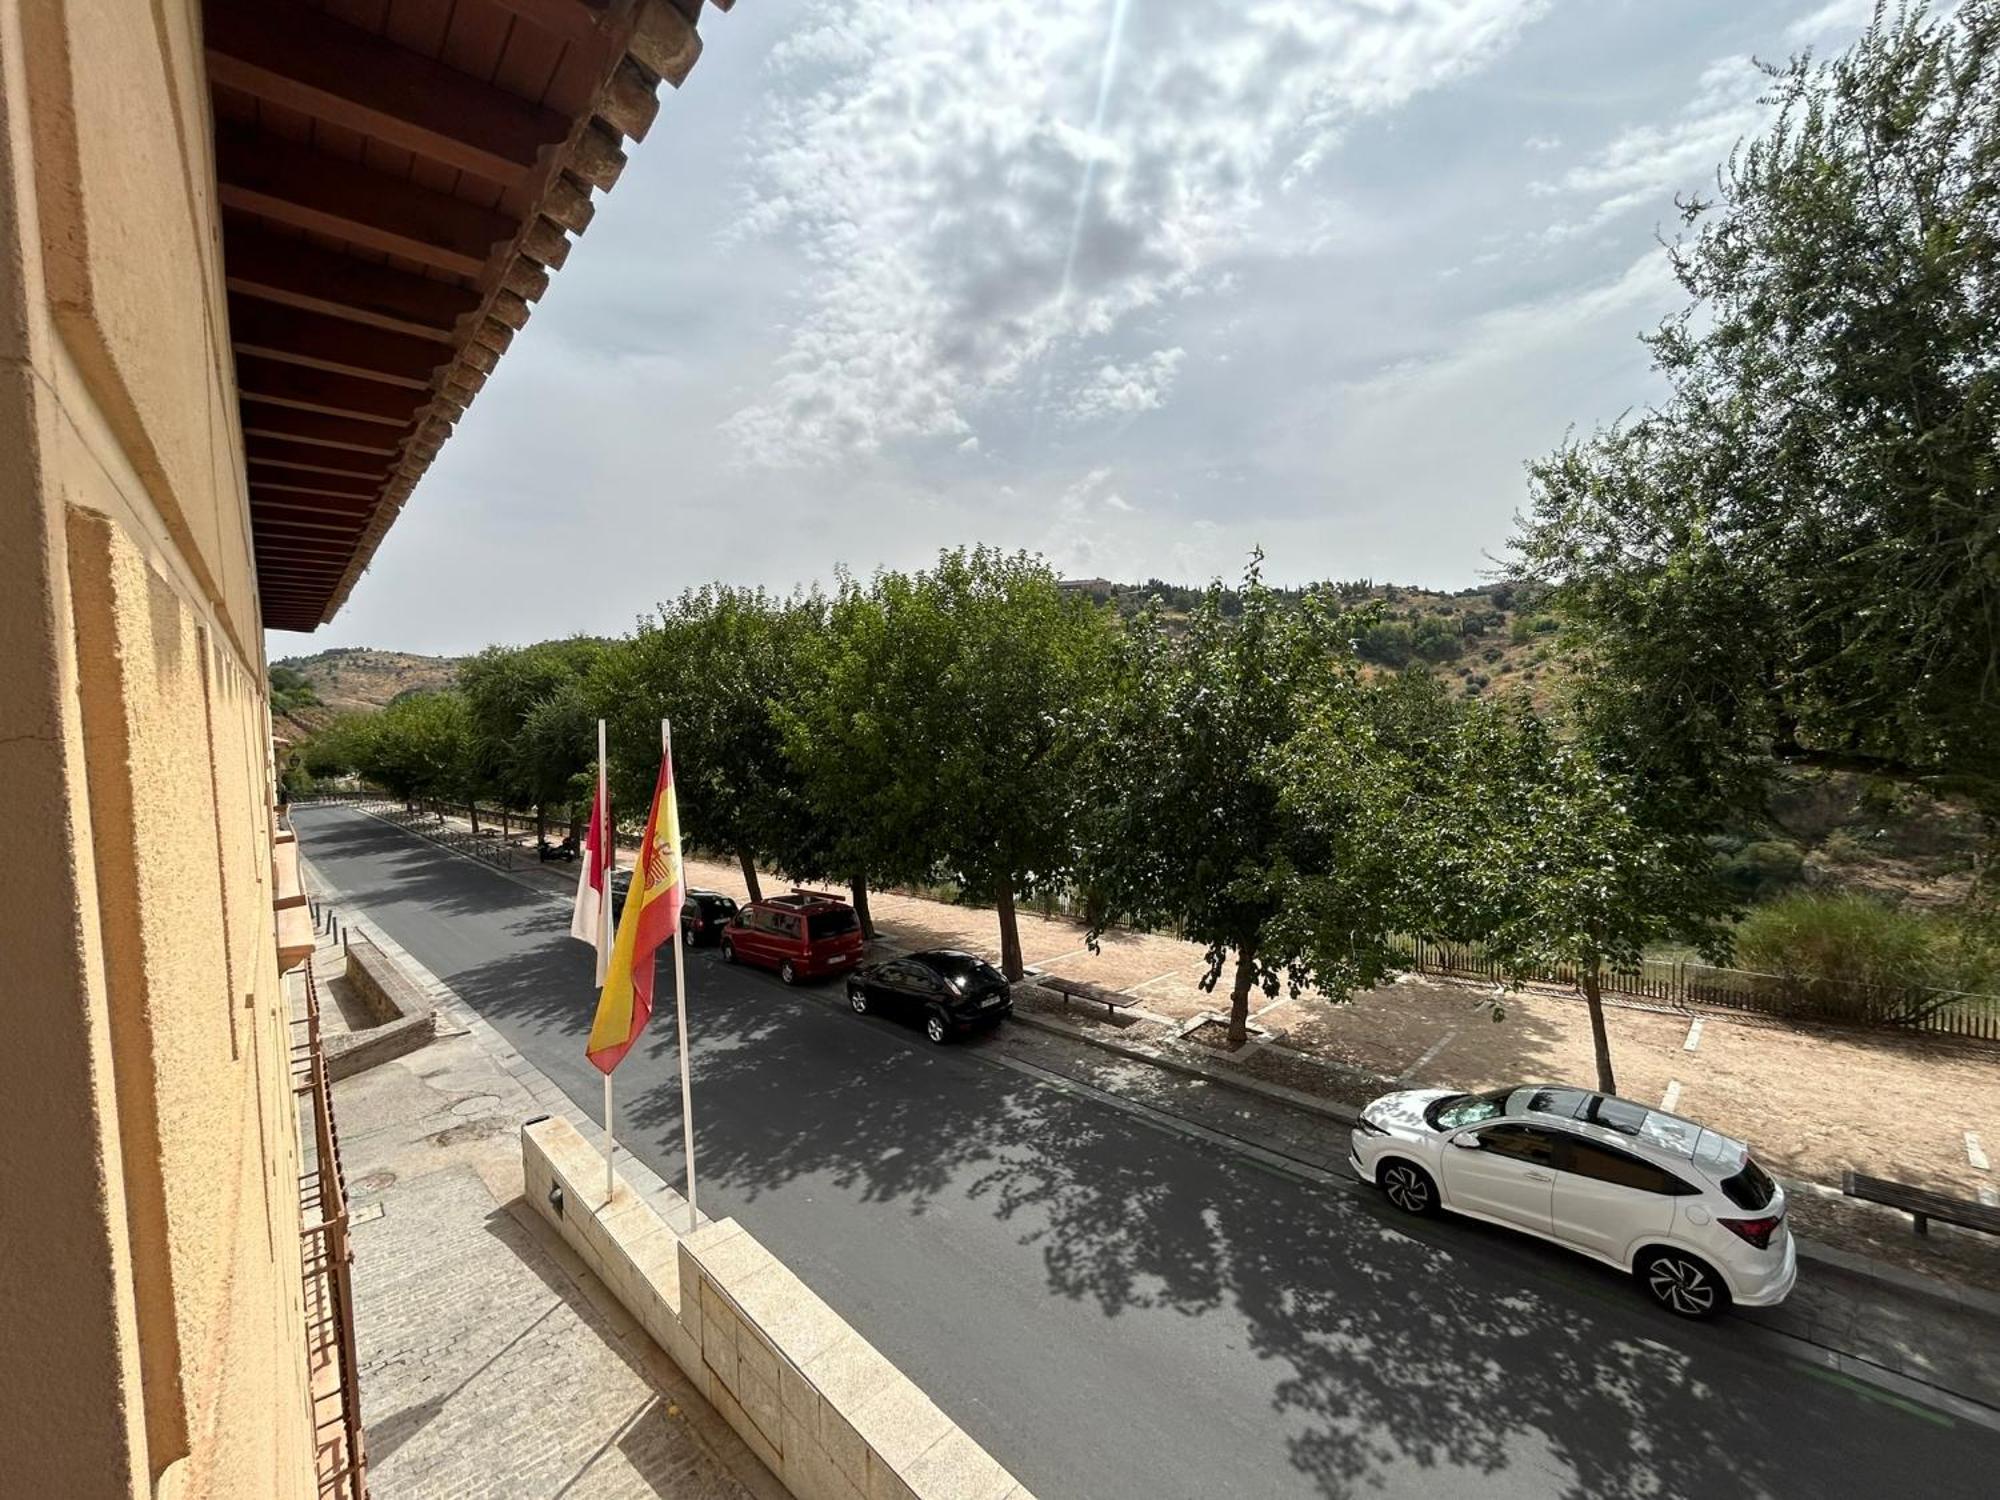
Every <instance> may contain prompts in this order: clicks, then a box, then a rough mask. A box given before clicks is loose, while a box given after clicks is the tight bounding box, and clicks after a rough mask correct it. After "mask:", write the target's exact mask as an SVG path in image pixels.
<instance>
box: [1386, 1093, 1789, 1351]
mask: <svg viewBox="0 0 2000 1500" xmlns="http://www.w3.org/2000/svg"><path fill="white" fill-rule="evenodd" d="M1352 1149H1353V1159H1354V1170H1355V1172H1356V1173H1357V1174H1358V1175H1359V1176H1360V1178H1361V1180H1362V1181H1363V1182H1370V1183H1374V1184H1375V1185H1376V1186H1378V1187H1380V1188H1381V1189H1382V1191H1383V1192H1384V1193H1385V1194H1387V1195H1388V1198H1389V1201H1390V1202H1391V1203H1393V1204H1395V1205H1396V1207H1398V1208H1400V1209H1402V1210H1404V1211H1405V1212H1406V1213H1413V1214H1428V1213H1434V1212H1436V1211H1437V1210H1438V1209H1439V1208H1448V1209H1451V1210H1452V1211H1453V1212H1454V1213H1461V1214H1465V1215H1466V1216H1467V1217H1469V1218H1474V1219H1485V1220H1486V1221H1487V1222H1488V1223H1492V1224H1502V1225H1505V1226H1506V1227H1507V1228H1509V1229H1519V1230H1523V1231H1525V1232H1527V1233H1529V1234H1532V1235H1536V1236H1539V1237H1540V1238H1542V1239H1545V1240H1553V1241H1555V1243H1557V1244H1559V1245H1563V1246H1566V1247H1567V1248H1569V1249H1571V1250H1577V1251H1581V1252H1582V1253H1583V1254H1585V1255H1589V1256H1594V1257H1595V1258H1597V1259H1598V1260H1601V1261H1605V1262H1607V1263H1609V1264H1611V1265H1614V1266H1617V1267H1619V1268H1620V1269H1621V1270H1627V1271H1631V1272H1632V1273H1633V1274H1634V1275H1636V1276H1637V1277H1638V1279H1639V1284H1640V1285H1641V1286H1643V1287H1644V1288H1645V1289H1646V1291H1647V1292H1648V1293H1649V1294H1650V1295H1651V1296H1652V1297H1653V1299H1654V1300H1655V1301H1656V1302H1658V1303H1659V1304H1660V1305H1661V1306H1662V1307H1664V1308H1666V1309H1668V1310H1669V1311H1670V1312H1675V1313H1678V1314H1680V1315H1681V1316H1682V1317H1687V1318H1706V1317H1711V1316H1713V1315H1714V1314H1715V1313H1718V1312H1720V1311H1721V1310H1722V1309H1723V1308H1725V1307H1727V1306H1728V1305H1729V1304H1730V1303H1732V1302H1734V1303H1739V1304H1741V1305H1742V1306H1745V1307H1770V1306H1773V1305H1774V1304H1776V1303H1779V1302H1782V1301H1784V1300H1785V1298H1786V1296H1787V1295H1789V1294H1790V1292H1791V1290H1792V1283H1793V1282H1795V1281H1796V1280H1797V1279H1798V1265H1797V1259H1796V1256H1795V1253H1794V1251H1793V1247H1792V1236H1791V1232H1790V1231H1789V1230H1788V1229H1787V1228H1786V1227H1785V1195H1784V1191H1783V1190H1782V1189H1781V1188H1779V1186H1778V1185H1777V1184H1776V1183H1775V1182H1773V1181H1772V1180H1771V1178H1770V1177H1769V1175H1768V1174H1766V1173H1765V1171H1764V1170H1763V1168H1761V1167H1759V1166H1758V1165H1757V1164H1756V1163H1755V1162H1754V1161H1752V1160H1751V1159H1750V1150H1749V1148H1748V1147H1747V1146H1745V1145H1744V1144H1743V1143H1742V1142H1741V1141H1736V1140H1731V1139H1730V1138H1729V1137H1728V1136H1725V1135H1718V1134H1716V1133H1715V1132H1714V1131H1713V1130H1707V1129H1704V1128H1703V1127H1702V1126H1700V1125H1697V1124H1695V1123H1694V1121H1692V1120H1683V1119H1681V1118H1680V1117H1679V1116H1678V1115H1670V1114H1665V1113H1663V1112H1661V1111H1660V1110H1657V1109H1649V1108H1647V1107H1646V1106H1645V1105H1643V1104H1634V1103H1633V1102H1632V1101H1630V1100H1629V1099H1619V1098H1615V1097H1613V1096H1612V1095H1609V1094H1598V1093H1593V1092H1591V1091H1590V1090H1588V1089H1577V1088H1565V1087H1563V1086H1561V1085H1545V1086H1528V1087H1522V1088H1512V1089H1499V1090H1496V1091H1495V1092H1493V1093H1490V1094H1454V1093H1451V1092H1448V1091H1446V1090H1443V1089H1417V1090H1412V1091H1410V1092H1408V1093H1401V1094H1387V1095H1384V1096H1383V1097H1382V1098H1380V1099H1377V1100H1376V1101H1375V1102H1374V1103H1373V1104H1371V1105H1369V1106H1368V1107H1367V1108H1366V1109H1364V1110H1363V1111H1362V1112H1361V1118H1360V1120H1359V1122H1358V1123H1357V1124H1356V1125H1355V1128H1354V1137H1353V1147H1352Z"/></svg>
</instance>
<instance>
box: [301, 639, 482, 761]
mask: <svg viewBox="0 0 2000 1500" xmlns="http://www.w3.org/2000/svg"><path fill="white" fill-rule="evenodd" d="M271 677H272V689H273V691H272V698H271V721H272V724H273V726H274V727H275V728H276V730H277V733H278V735H279V737H280V738H283V739H289V740H293V741H296V740H300V739H303V738H305V736H306V735H308V734H310V733H311V732H312V731H313V730H315V729H317V728H319V727H321V726H322V725H324V724H325V723H326V722H327V721H328V720H329V719H331V718H333V717H334V716H335V715H336V714H343V713H354V712H357V711H359V710H363V709H371V708H381V707H382V706H383V705H384V704H386V703H388V702H389V701H390V700H392V699H394V698H398V697H400V696H402V695H403V694H404V693H409V692H424V691H433V690H435V689H438V688H447V687H450V686H451V685H452V684H453V683H454V682H456V681H457V680H458V658H457V657H452V656H418V655H416V654H415V653H413V652H409V651H377V650H374V649H372V648H370V647H367V646H340V647H336V648H334V649H332V650H329V651H317V652H314V653H313V654H312V655H311V656H288V657H285V658H283V659H282V660H280V661H274V662H272V663H271ZM300 681H302V683H303V687H304V691H300V690H299V688H298V687H297V686H293V687H291V688H290V689H289V690H287V687H286V684H293V683H298V682H300Z"/></svg>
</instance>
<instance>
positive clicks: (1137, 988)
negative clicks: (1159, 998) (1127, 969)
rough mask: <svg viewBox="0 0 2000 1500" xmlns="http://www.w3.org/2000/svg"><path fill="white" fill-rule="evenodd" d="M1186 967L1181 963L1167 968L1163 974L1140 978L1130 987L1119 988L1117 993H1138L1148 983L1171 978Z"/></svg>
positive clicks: (1156, 982)
mask: <svg viewBox="0 0 2000 1500" xmlns="http://www.w3.org/2000/svg"><path fill="white" fill-rule="evenodd" d="M1186 967H1187V965H1186V964H1181V965H1179V966H1178V967H1176V968H1172V969H1169V970H1167V972H1166V973H1164V974H1155V975H1154V976H1153V977H1152V978H1151V979H1142V980H1140V981H1139V982H1138V983H1137V984H1135V985H1133V986H1132V987H1131V988H1130V989H1125V990H1120V991H1119V992H1118V993H1119V994H1121V995H1136V994H1138V993H1139V991H1141V990H1143V989H1144V988H1145V987H1146V986H1147V985H1149V984H1158V983H1159V982H1160V981H1161V980H1162V979H1172V978H1173V977H1174V976H1175V975H1176V974H1178V973H1180V971H1181V970H1182V969H1185V968H1186Z"/></svg>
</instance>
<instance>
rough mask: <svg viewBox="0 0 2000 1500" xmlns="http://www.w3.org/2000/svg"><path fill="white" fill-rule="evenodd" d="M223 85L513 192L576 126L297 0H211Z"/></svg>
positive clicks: (212, 52) (216, 75)
mask: <svg viewBox="0 0 2000 1500" xmlns="http://www.w3.org/2000/svg"><path fill="white" fill-rule="evenodd" d="M204 21H205V24H204V28H203V41H204V43H205V45H206V47H207V49H208V76H209V78H210V79H211V80H212V81H214V82H215V83H219V84H223V85H225V86H226V87H229V88H232V89H236V90H238V91H239V92H241V93H245V94H249V95H250V96H251V97H253V98H256V99H263V100H266V101H268V102H269V103H272V104H276V105H280V106H282V107H283V108H285V109H292V110H297V111H298V112H299V113H301V114H306V115H311V116H312V117H313V118H314V119H316V120H325V121H326V122H327V123H328V124H330V125H336V126H339V127H340V128H341V129H343V130H352V131H355V132H357V133H359V134H361V135H365V136H369V137H371V138H373V139H375V140H378V141H381V142H383V143H384V144H386V145H390V146H395V147H398V148H399V149H401V150H404V151H409V152H413V153H414V154H416V155H418V156H421V157H424V158H426V159H427V160H430V161H435V162H441V163H443V164H444V165H445V166H448V167H456V168H458V169H459V170H460V171H462V172H470V173H472V174H473V175H474V176H475V177H481V178H484V179H485V180H486V181H488V182H492V183H497V184H498V185H499V186H501V187H503V188H504V187H512V186H514V184H515V183H517V182H519V181H520V180H521V177H522V175H523V174H524V173H525V172H526V171H527V170H528V169H529V168H530V167H532V166H534V164H535V161H536V159H537V158H538V157H539V156H540V154H541V153H542V151H543V150H544V149H546V148H547V147H550V146H554V145H556V144H557V143H558V142H560V141H562V140H563V139H564V138H565V137H567V136H568V134H569V125H570V122H569V120H568V119H567V118H566V117H564V116H563V115H561V114H558V113H557V112H556V111H554V110H551V109H544V108H543V107H542V106H540V105H538V104H531V103H529V102H528V101H527V100H525V99H522V98H520V97H518V96H517V95H514V94H510V93H508V92H507V91H506V90H505V89H500V88H495V87H494V86H493V85H491V84H488V83H483V82H481V81H480V80H479V79H477V78H474V77H472V76H471V75H470V74H466V73H461V72H459V71H458V70H457V69H455V68H450V67H446V66H445V65H444V64H443V63H441V62H438V61H436V60H434V59H432V58H428V57H425V56H423V55H422V54H420V53H417V52H412V51H410V50H409V49H408V48H406V47H400V46H398V45H396V43H394V42H392V41H390V40H389V39H388V38H386V37H383V36H378V35H376V34H375V33H373V32H369V31H364V30H362V29H361V28H360V27H358V26H350V25H348V24H347V23H346V22H344V21H340V20H337V19H335V18H334V17H332V16H329V15H327V14H325V13H324V12H321V11H316V10H309V9H308V8H307V7H306V6H304V5H302V4H300V3H299V0H208V3H207V5H206V6H205V7H204Z"/></svg>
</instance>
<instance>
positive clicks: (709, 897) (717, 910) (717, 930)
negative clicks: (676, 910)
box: [681, 891, 736, 948]
mask: <svg viewBox="0 0 2000 1500" xmlns="http://www.w3.org/2000/svg"><path fill="white" fill-rule="evenodd" d="M735 915H736V902H735V901H734V900H733V899H731V898H730V897H728V896H725V895H723V894H722V892H720V891H689V892H688V893H687V900H685V901H683V902H682V903H681V936H682V937H683V938H685V939H686V940H687V945H688V946H689V947H690V948H699V947H701V946H702V945H703V944H705V943H713V942H717V941H719V940H720V939H721V937H722V929H723V928H724V927H725V926H727V925H728V924H729V920H730V918H732V917H734V916H735Z"/></svg>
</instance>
